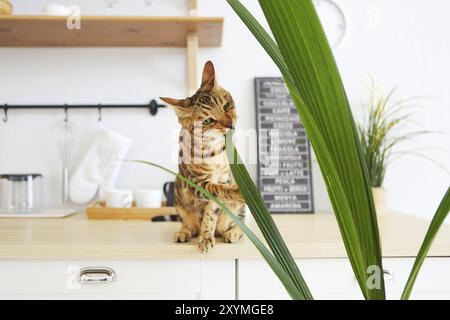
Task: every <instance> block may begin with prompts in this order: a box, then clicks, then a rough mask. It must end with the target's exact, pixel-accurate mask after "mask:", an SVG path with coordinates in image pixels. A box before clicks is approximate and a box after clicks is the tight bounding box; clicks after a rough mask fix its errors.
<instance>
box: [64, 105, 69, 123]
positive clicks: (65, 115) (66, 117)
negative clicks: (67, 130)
mask: <svg viewBox="0 0 450 320" xmlns="http://www.w3.org/2000/svg"><path fill="white" fill-rule="evenodd" d="M64 122H69V107H67V104H66V105H65V107H64Z"/></svg>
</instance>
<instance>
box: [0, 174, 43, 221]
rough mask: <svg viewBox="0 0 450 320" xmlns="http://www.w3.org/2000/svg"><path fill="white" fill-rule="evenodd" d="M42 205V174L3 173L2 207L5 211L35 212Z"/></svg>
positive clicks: (1, 188)
mask: <svg viewBox="0 0 450 320" xmlns="http://www.w3.org/2000/svg"><path fill="white" fill-rule="evenodd" d="M41 205H42V175H41V174H37V173H29V174H1V175H0V208H1V210H2V211H5V212H24V213H26V212H33V211H38V210H39V209H41Z"/></svg>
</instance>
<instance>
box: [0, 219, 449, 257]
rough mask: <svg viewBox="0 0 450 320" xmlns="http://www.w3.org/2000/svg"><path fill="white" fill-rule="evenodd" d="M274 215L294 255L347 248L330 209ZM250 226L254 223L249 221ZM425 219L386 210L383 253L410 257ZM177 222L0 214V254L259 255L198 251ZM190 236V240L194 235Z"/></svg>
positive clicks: (249, 248) (242, 249)
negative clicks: (180, 239) (183, 239)
mask: <svg viewBox="0 0 450 320" xmlns="http://www.w3.org/2000/svg"><path fill="white" fill-rule="evenodd" d="M274 219H275V221H276V223H277V225H278V227H279V228H280V231H281V233H282V235H283V237H284V239H285V241H286V243H287V245H288V247H289V248H290V250H291V252H292V254H293V256H294V258H296V259H303V258H344V257H346V256H347V255H346V252H345V250H344V246H343V243H342V239H341V236H340V234H339V230H338V227H337V224H336V221H335V217H334V215H332V214H325V213H317V214H314V215H276V216H274ZM249 224H250V226H252V227H253V229H255V228H254V226H255V223H254V222H250V223H249ZM428 225H429V221H427V220H424V219H420V218H416V217H412V216H408V215H403V214H388V215H386V216H385V217H384V218H382V219H381V221H380V230H381V238H382V244H383V256H385V257H413V256H415V255H416V254H417V252H418V249H419V246H420V244H421V243H422V240H423V237H424V235H425V232H426V230H427V228H428ZM179 226H180V225H179V223H174V222H162V223H153V222H147V221H100V220H96V221H94V220H88V219H87V218H86V215H85V214H77V215H75V216H72V217H68V218H65V219H1V220H0V259H14V260H24V259H28V260H29V259H49V260H50V259H51V260H64V259H84V260H85V259H102V260H105V259H106V260H108V259H111V260H120V259H124V260H125V259H158V260H170V259H194V260H197V259H202V260H205V259H207V260H209V259H212V260H230V259H254V258H260V255H259V253H258V252H257V251H256V249H255V248H254V246H253V245H252V243H251V242H250V241H249V240H248V239H246V238H244V239H242V240H241V241H240V242H239V243H237V244H225V243H222V242H221V240H218V241H217V244H216V246H215V247H214V249H213V251H212V252H211V253H208V254H201V253H200V252H199V251H198V249H197V247H196V246H195V245H194V244H193V243H188V244H175V243H172V241H171V238H172V234H173V232H175V231H176V230H177V229H178V228H179ZM193 241H195V239H194V240H193ZM430 256H435V257H445V256H447V257H449V256H450V226H449V225H444V226H443V228H442V229H441V231H440V232H439V235H438V237H437V239H436V240H435V242H434V244H433V247H432V249H431V251H430Z"/></svg>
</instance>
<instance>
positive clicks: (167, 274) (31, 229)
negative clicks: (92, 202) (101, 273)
mask: <svg viewBox="0 0 450 320" xmlns="http://www.w3.org/2000/svg"><path fill="white" fill-rule="evenodd" d="M274 220H275V223H276V224H277V226H278V228H279V230H280V232H281V234H282V236H283V237H284V239H285V241H286V244H287V246H288V247H289V249H290V251H291V253H292V255H293V257H294V258H295V259H296V261H297V262H298V264H299V266H300V270H301V271H302V273H303V275H304V277H305V279H306V282H307V283H308V284H309V285H310V287H311V291H312V293H313V295H314V297H315V298H316V299H361V298H362V295H361V293H360V292H359V289H358V285H357V282H356V279H355V277H354V275H353V272H352V270H351V267H350V264H349V263H348V260H347V254H346V251H345V247H344V245H343V243H342V239H341V236H340V233H339V229H338V227H337V223H336V219H335V218H334V216H333V215H332V214H326V213H316V214H314V215H274ZM0 222H1V223H0V299H15V298H21V299H23V298H32V299H54V298H57V299H172V300H173V299H218V300H226V299H235V298H239V299H284V298H288V296H287V294H286V293H285V291H284V289H283V287H282V285H281V283H280V282H279V280H278V279H277V278H276V277H275V276H274V275H273V273H272V271H271V270H270V269H269V268H268V267H267V265H266V263H265V262H264V261H263V260H262V259H261V255H260V254H259V252H258V251H257V250H256V249H255V247H254V245H253V244H252V243H251V242H250V241H249V240H248V239H246V238H243V239H242V240H241V241H239V242H238V243H235V244H226V243H223V242H222V241H221V240H220V239H218V240H217V243H216V245H215V246H214V249H213V250H212V252H210V253H208V254H201V253H200V252H199V250H198V249H197V247H196V246H195V244H194V243H185V244H176V243H173V242H172V241H171V237H172V234H173V233H174V232H175V231H177V230H178V229H179V223H173V222H161V223H152V222H150V221H137V220H135V221H131V220H130V221H122V220H89V219H87V217H86V215H85V214H83V213H80V214H77V215H74V216H71V217H68V218H65V219H2V220H1V221H0ZM247 224H248V226H249V227H250V228H251V229H253V231H254V232H255V233H256V234H257V235H258V236H260V237H261V235H260V233H259V231H258V228H257V226H256V224H255V223H254V222H252V221H251V219H250V220H248V221H247ZM428 225H429V221H427V220H424V219H420V218H416V217H412V216H408V215H403V214H387V215H386V216H385V217H383V218H381V219H380V235H381V240H382V246H383V255H384V257H385V259H384V268H385V269H386V271H387V272H388V273H387V274H386V287H387V293H388V296H387V297H388V298H389V299H398V298H399V297H400V294H401V291H402V290H403V287H404V284H405V283H406V277H407V276H408V275H409V272H410V270H411V267H412V264H413V260H414V259H413V257H414V256H415V255H416V254H417V252H418V250H419V248H420V245H421V243H422V239H423V237H424V235H425V233H426V230H427V228H428ZM194 241H195V239H193V242H194ZM429 256H430V258H428V259H427V260H426V261H425V264H424V265H423V269H422V272H421V273H420V275H419V278H418V279H417V283H416V286H415V288H414V291H413V295H412V298H416V299H450V273H449V272H448V270H450V226H448V225H444V226H443V227H442V228H441V230H440V231H439V234H438V236H437V237H436V239H435V241H434V243H433V246H432V248H431V250H430V253H429ZM89 267H90V268H92V267H107V268H110V269H112V270H113V271H114V273H115V276H116V278H115V281H113V282H107V281H106V280H108V278H107V277H105V278H104V279H103V278H102V277H99V278H95V277H94V279H97V280H99V279H100V280H101V279H103V280H105V281H101V283H98V282H97V283H95V282H94V283H92V282H91V283H88V284H80V283H79V279H80V275H79V274H80V270H81V269H83V268H89ZM91 276H92V275H91ZM95 276H97V274H95ZM83 279H84V280H86V279H85V278H83ZM88 279H89V278H88ZM91 280H92V278H91Z"/></svg>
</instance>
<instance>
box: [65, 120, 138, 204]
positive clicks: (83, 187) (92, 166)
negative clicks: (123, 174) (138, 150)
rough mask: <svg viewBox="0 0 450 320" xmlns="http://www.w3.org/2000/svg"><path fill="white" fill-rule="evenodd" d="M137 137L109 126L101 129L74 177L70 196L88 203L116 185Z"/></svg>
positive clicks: (70, 187) (81, 202) (75, 201)
mask: <svg viewBox="0 0 450 320" xmlns="http://www.w3.org/2000/svg"><path fill="white" fill-rule="evenodd" d="M132 142H133V140H132V139H131V138H128V137H126V136H124V135H122V134H120V133H118V132H115V131H112V130H109V129H105V128H102V129H99V131H98V132H97V133H96V135H95V137H94V139H93V140H92V143H91V146H90V147H89V149H88V151H87V153H86V154H85V156H84V157H83V159H82V160H81V162H80V164H79V165H78V167H77V169H76V170H75V172H74V173H73V175H72V176H71V178H70V186H69V190H70V200H72V202H73V203H76V204H88V203H89V202H92V201H93V200H94V199H95V198H96V196H97V195H98V196H99V197H98V198H99V199H103V198H104V195H103V192H104V191H105V190H107V189H112V188H114V187H115V184H116V181H117V178H118V176H119V172H120V169H121V167H122V164H123V160H124V158H125V156H126V155H127V153H128V150H129V149H130V146H131V143H132Z"/></svg>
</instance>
